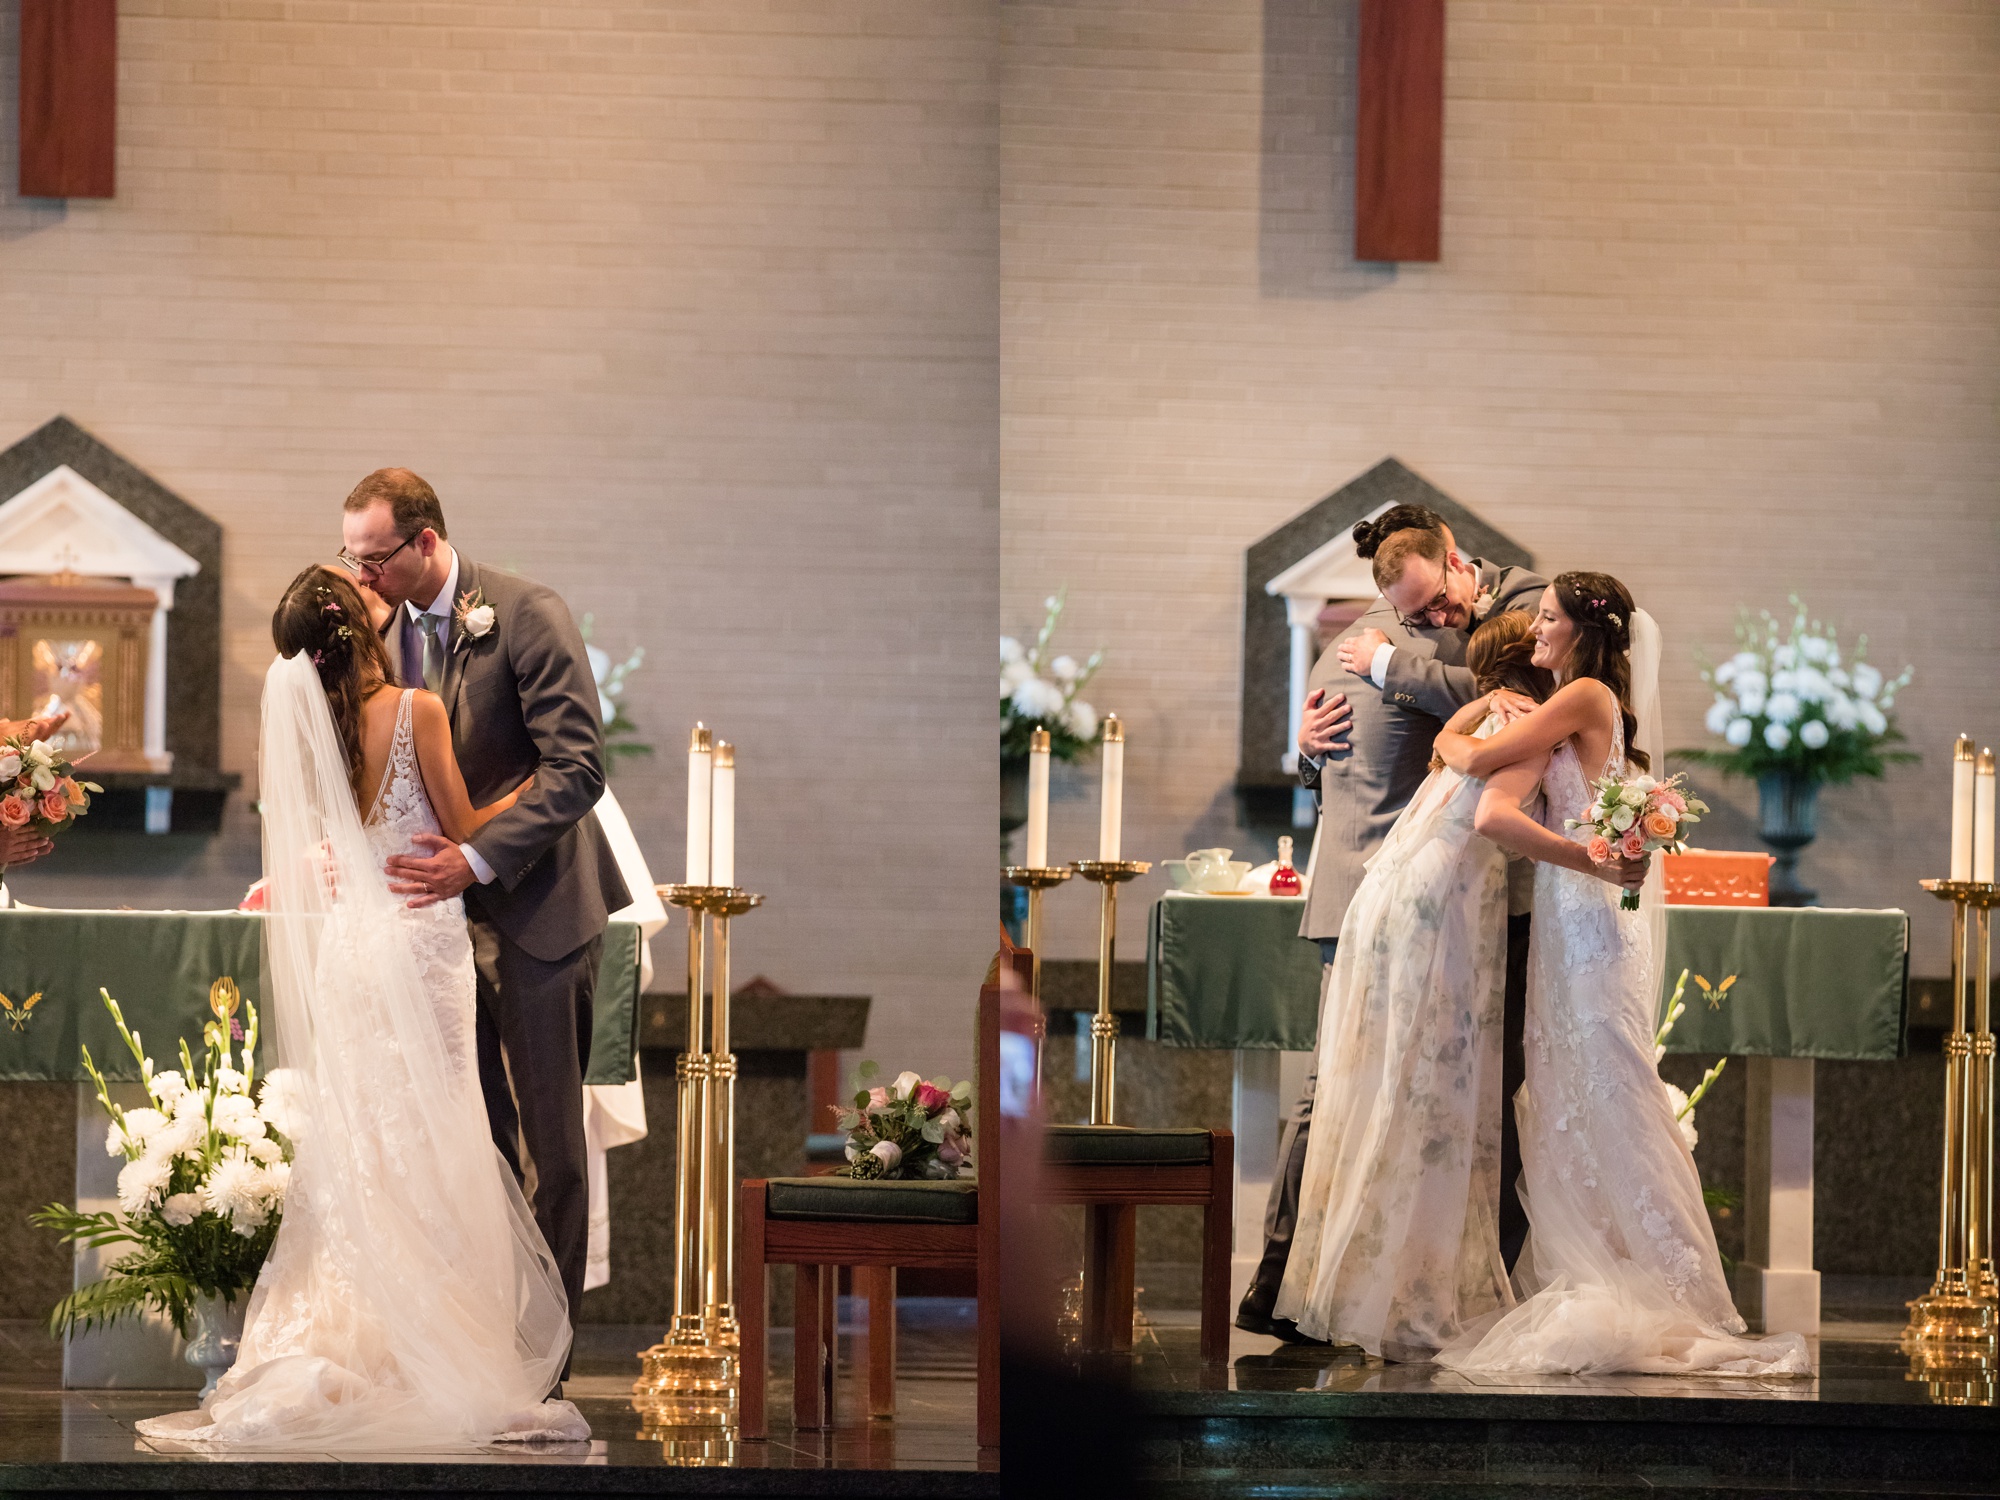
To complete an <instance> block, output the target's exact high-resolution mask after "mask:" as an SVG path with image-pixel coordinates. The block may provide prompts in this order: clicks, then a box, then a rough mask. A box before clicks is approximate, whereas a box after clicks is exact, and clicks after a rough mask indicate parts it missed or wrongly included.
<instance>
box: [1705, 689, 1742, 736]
mask: <svg viewBox="0 0 2000 1500" xmlns="http://www.w3.org/2000/svg"><path fill="white" fill-rule="evenodd" d="M1735 717H1736V704H1735V703H1734V701H1732V700H1731V699H1728V698H1717V699H1716V700H1715V702H1713V703H1711V704H1710V705H1709V706H1708V719H1707V724H1708V732H1709V733H1710V734H1721V733H1722V732H1723V731H1724V730H1726V729H1727V728H1728V727H1729V721H1730V720H1731V719H1733V718H1735Z"/></svg>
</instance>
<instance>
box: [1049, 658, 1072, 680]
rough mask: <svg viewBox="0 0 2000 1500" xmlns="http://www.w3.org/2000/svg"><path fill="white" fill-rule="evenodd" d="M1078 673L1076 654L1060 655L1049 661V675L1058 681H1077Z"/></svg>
mask: <svg viewBox="0 0 2000 1500" xmlns="http://www.w3.org/2000/svg"><path fill="white" fill-rule="evenodd" d="M1076 673H1077V665H1076V658H1075V657H1074V656H1058V657H1057V658H1056V659H1055V660H1054V661H1052V662H1050V663H1049V675H1050V676H1051V677H1053V678H1055V680H1056V681H1057V682H1075V681H1076Z"/></svg>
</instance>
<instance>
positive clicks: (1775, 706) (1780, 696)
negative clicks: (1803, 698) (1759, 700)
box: [1764, 693, 1799, 724]
mask: <svg viewBox="0 0 2000 1500" xmlns="http://www.w3.org/2000/svg"><path fill="white" fill-rule="evenodd" d="M1798 716H1799V700H1798V699H1797V698H1795V697H1793V696H1792V695H1791V694H1790V693H1773V694H1771V696H1770V697H1769V698H1768V699H1767V700H1766V701H1765V703H1764V717H1765V718H1767V719H1769V720H1770V721H1771V722H1772V723H1773V724H1790V723H1791V722H1792V721H1793V720H1794V719H1796V718H1798Z"/></svg>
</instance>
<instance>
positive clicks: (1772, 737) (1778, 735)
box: [1764, 724, 1792, 750]
mask: <svg viewBox="0 0 2000 1500" xmlns="http://www.w3.org/2000/svg"><path fill="white" fill-rule="evenodd" d="M1791 742H1792V732H1791V730H1789V729H1787V728H1786V727H1785V726H1784V725H1782V724H1766V725H1765V726H1764V743H1765V744H1767V745H1769V746H1770V747H1771V748H1772V749H1773V750H1782V749H1784V748H1785V746H1787V745H1789V744H1790V743H1791Z"/></svg>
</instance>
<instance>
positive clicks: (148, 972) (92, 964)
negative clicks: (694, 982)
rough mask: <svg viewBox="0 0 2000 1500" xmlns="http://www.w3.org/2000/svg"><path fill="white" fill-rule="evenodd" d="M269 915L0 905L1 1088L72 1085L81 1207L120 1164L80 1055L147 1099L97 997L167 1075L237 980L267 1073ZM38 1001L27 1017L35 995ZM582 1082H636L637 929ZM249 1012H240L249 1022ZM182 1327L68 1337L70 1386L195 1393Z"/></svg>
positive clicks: (619, 929) (601, 967) (600, 999)
mask: <svg viewBox="0 0 2000 1500" xmlns="http://www.w3.org/2000/svg"><path fill="white" fill-rule="evenodd" d="M264 920H265V919H264V918H263V917H262V916H259V915H256V914H253V913H246V912H234V911H223V912H214V911H204V912H165V911H51V910H45V909H26V910H23V909H18V908H16V909H10V910H0V997H4V998H5V1000H6V1004H5V1005H4V1006H0V1016H4V1017H5V1018H6V1020H7V1022H8V1024H7V1025H5V1026H0V1079H6V1080H19V1079H53V1080H58V1081H60V1080H75V1081H76V1082H77V1084H78V1087H77V1090H76V1094H77V1142H76V1147H77V1149H76V1203H77V1206H78V1207H79V1208H82V1209H84V1210H86V1211H95V1210H99V1209H108V1208H116V1207H117V1206H118V1196H117V1175H118V1168H119V1167H121V1166H123V1165H124V1162H123V1160H122V1159H120V1158H117V1157H112V1156H108V1155H107V1154H106V1153H105V1150H104V1139H105V1132H106V1125H107V1122H106V1120H105V1118H104V1115H103V1111H102V1109H101V1108H100V1106H99V1104H98V1102H97V1099H96V1095H95V1091H94V1090H93V1088H92V1086H91V1085H90V1084H89V1083H88V1082H86V1081H85V1080H86V1079H87V1078H88V1076H89V1075H88V1074H86V1073H85V1072H84V1071H83V1064H82V1057H81V1053H80V1050H79V1049H80V1047H81V1046H84V1045H87V1046H88V1047H89V1048H90V1056H91V1060H92V1061H93V1062H95V1063H96V1064H97V1066H98V1068H99V1069H100V1070H101V1071H102V1072H103V1073H104V1074H105V1076H106V1078H107V1079H108V1080H110V1085H111V1088H112V1091H113V1098H115V1099H116V1100H118V1102H119V1103H120V1104H121V1105H123V1106H124V1107H126V1108H131V1107H133V1106H134V1105H137V1104H141V1103H144V1102H145V1096H144V1093H143V1091H142V1090H141V1088H140V1086H139V1083H138V1081H137V1080H138V1078H139V1064H138V1062H137V1060H136V1059H135V1058H134V1057H133V1056H132V1054H131V1052H130V1051H129V1050H128V1049H127V1048H126V1046H125V1044H124V1042H123V1041H121V1040H120V1039H119V1036H118V1031H117V1028H116V1027H115V1026H114V1025H113V1024H112V1021H111V1016H110V1014H109V1012H107V1011H106V1010H105V1008H104V1002H103V1000H102V999H101V998H100V997H99V995H98V990H99V989H100V988H102V989H105V990H109V991H110V993H111V997H112V998H113V999H114V1000H116V1001H117V1002H118V1006H119V1009H120V1011H122V1012H123V1014H124V1016H125V1023H126V1025H127V1026H129V1027H130V1028H131V1029H132V1030H134V1031H136V1032H138V1033H139V1035H140V1038H141V1040H142V1042H143V1044H144V1046H145V1049H146V1051H147V1053H148V1054H149V1055H150V1056H151V1057H152V1058H153V1059H154V1062H155V1064H156V1065H157V1066H159V1067H161V1068H170V1067H178V1066H179V1063H178V1061H177V1060H176V1059H177V1058H178V1055H179V1051H180V1042H181V1040H183V1039H185V1040H186V1042H187V1044H188V1050H189V1051H190V1052H192V1053H193V1054H194V1055H195V1056H196V1057H197V1058H199V1057H200V1056H201V1055H202V1034H201V1033H202V1027H203V1025H205V1024H206V1023H207V1022H209V1021H211V1020H213V1019H214V1015H213V1013H212V1012H211V1011H210V1010H209V1002H208V997H209V986H210V985H211V984H213V983H214V982H215V981H216V980H217V979H221V978H223V977H225V976H226V977H228V978H230V979H233V980H234V981H235V982H236V985H237V988H238V990H239V991H240V992H241V993H242V996H243V998H244V999H245V1000H249V1001H254V1002H256V1004H257V1009H258V1014H259V1020H260V1023H261V1025H262V1026H263V1036H262V1037H261V1038H260V1041H259V1047H258V1051H259V1055H260V1058H261V1061H262V1064H263V1066H265V1067H269V1066H270V1065H271V1064H272V1063H274V1062H275V1061H276V1056H277V1054H276V1052H275V1051H274V1050H273V1047H272V1037H271V1029H270V1028H271V1021H270V1015H269V1010H268V1008H267V1007H266V1005H265V1004H264V997H263V976H264V956H263V928H262V924H263V922H264ZM36 995H39V996H40V998H39V999H38V1000H36V1001H35V1004H34V1005H33V1006H32V1008H30V1007H29V1006H28V1000H29V998H30V997H32V996H36ZM594 1007H595V1025H594V1026H593V1027H592V1038H591V1049H590V1064H589V1068H588V1071H587V1073H586V1075H585V1079H584V1081H585V1082H586V1083H626V1082H629V1081H630V1080H631V1079H632V1078H634V1077H635V1076H636V1074H635V1072H634V1055H635V1052H636V1050H637V1039H638V1029H639V927H638V924H636V923H632V922H614V923H612V924H611V926H610V929H609V930H608V931H607V932H606V933H605V938H604V951H603V955H602V957H601V958H600V959H599V962H598V976H597V990H596V995H595V999H594ZM247 1019H248V1017H247V1016H246V1015H245V1014H244V1013H242V1012H241V1011H239V1012H238V1014H237V1020H238V1021H239V1022H242V1021H247ZM122 1249H123V1247H122V1246H114V1247H112V1249H111V1250H108V1251H105V1250H88V1249H80V1250H78V1252H77V1284H78V1285H82V1284H83V1283H84V1282H85V1281H89V1280H94V1279H96V1277H97V1276H99V1275H101V1274H102V1266H103V1264H104V1262H105V1260H106V1258H107V1257H109V1256H110V1255H113V1254H117V1253H120V1252H121V1251H122ZM183 1348H184V1346H183V1344H182V1343H181V1341H180V1339H179V1338H178V1336H176V1335H175V1334H174V1331H173V1328H172V1326H171V1325H170V1324H168V1323H167V1322H166V1320H165V1319H164V1318H163V1317H161V1316H159V1315H158V1314H154V1313H150V1312H149V1313H146V1314H143V1315H141V1317H140V1318H139V1319H137V1320H136V1321H134V1320H129V1319H128V1320H125V1321H122V1322H120V1323H118V1324H115V1325H113V1326H112V1327H109V1328H103V1329H96V1330H93V1331H91V1332H89V1333H86V1334H78V1335H75V1336H73V1337H71V1338H70V1339H69V1340H68V1341H67V1342H66V1344H65V1346H64V1351H63V1383H64V1384H65V1385H66V1386H69V1387H73V1388H74V1387H98V1388H101V1387H107V1386H131V1387H141V1388H156V1387H157V1388H166V1389H172V1388H179V1387H183V1386H199V1385H200V1384H201V1377H200V1376H199V1375H198V1374H195V1373H194V1371H193V1370H192V1368H191V1367H190V1366H188V1365H187V1364H186V1363H184V1362H183V1361H182V1360H181V1358H180V1355H181V1351H182V1349H183Z"/></svg>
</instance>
